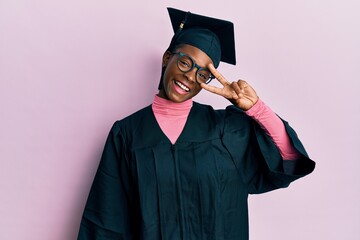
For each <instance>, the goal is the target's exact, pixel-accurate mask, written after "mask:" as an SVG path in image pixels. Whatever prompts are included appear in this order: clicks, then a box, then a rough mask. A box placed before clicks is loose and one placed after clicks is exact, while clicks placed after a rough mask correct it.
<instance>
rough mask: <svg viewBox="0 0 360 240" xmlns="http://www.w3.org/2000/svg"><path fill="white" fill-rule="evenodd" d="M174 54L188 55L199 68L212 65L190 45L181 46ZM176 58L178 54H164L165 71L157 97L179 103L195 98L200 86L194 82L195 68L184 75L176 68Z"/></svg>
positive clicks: (206, 57) (198, 50)
mask: <svg viewBox="0 0 360 240" xmlns="http://www.w3.org/2000/svg"><path fill="white" fill-rule="evenodd" d="M175 52H176V53H177V52H182V53H185V54H187V55H189V56H190V57H192V58H193V59H194V61H195V62H196V63H197V64H198V65H199V66H200V67H207V66H208V65H209V64H210V63H212V61H211V59H210V58H209V56H208V55H207V54H206V53H204V52H203V51H201V50H200V49H198V48H196V47H193V46H191V45H182V46H181V47H179V48H177V49H176V51H175ZM177 58H178V54H172V53H170V52H166V53H165V54H164V56H163V65H164V66H166V69H165V72H164V75H163V88H162V89H161V90H160V91H159V94H158V95H159V96H160V97H162V98H165V99H169V100H171V101H173V102H178V103H180V102H184V101H186V100H188V99H190V98H192V97H194V96H196V95H197V94H198V93H199V92H200V90H201V86H200V85H199V84H198V83H197V82H196V77H195V74H196V71H197V68H196V67H195V68H194V69H192V70H191V71H189V72H187V73H184V72H182V71H180V69H179V68H178V66H177Z"/></svg>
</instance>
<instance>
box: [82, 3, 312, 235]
mask: <svg viewBox="0 0 360 240" xmlns="http://www.w3.org/2000/svg"><path fill="white" fill-rule="evenodd" d="M169 13H170V17H171V20H172V24H173V27H174V29H175V30H176V33H175V35H174V37H173V39H172V41H171V43H170V46H169V48H168V49H167V51H166V52H165V53H164V56H163V71H162V77H161V81H160V84H159V93H158V94H157V95H156V96H155V97H154V102H153V104H152V105H150V106H148V107H146V108H144V109H141V110H140V111H138V112H136V113H134V114H132V115H130V116H128V117H126V118H124V119H122V120H120V121H117V122H116V123H115V124H114V125H113V127H112V129H111V131H110V134H109V136H108V139H107V142H106V144H105V148H104V152H103V155H102V159H101V162H100V165H99V168H98V171H97V174H96V177H95V179H94V182H93V185H92V188H91V191H90V194H89V198H88V201H87V203H86V206H85V210H84V214H83V218H82V222H81V227H80V231H79V236H78V239H98V240H100V239H196V240H198V239H206V240H209V239H248V208H247V197H248V194H256V193H263V192H267V191H271V190H274V189H277V188H284V187H287V186H288V185H289V184H290V182H292V181H294V180H296V179H298V178H300V177H303V176H305V175H307V174H309V173H310V172H312V171H313V169H314V167H315V163H314V162H313V161H312V160H310V159H309V158H308V156H307V154H306V152H305V150H304V148H303V146H302V144H301V142H300V140H299V139H298V138H297V136H296V133H295V132H294V130H293V129H291V128H290V126H289V125H288V124H287V123H286V122H284V121H282V120H281V119H280V118H279V117H277V115H275V114H274V113H273V112H272V111H271V110H270V109H269V108H268V107H267V106H266V105H265V104H264V102H262V101H261V99H259V97H258V96H257V94H256V92H255V91H254V89H253V88H252V87H251V86H250V85H249V84H248V83H247V82H246V81H243V80H239V81H236V82H232V83H230V82H228V81H227V80H226V79H225V78H224V77H223V76H222V75H221V74H220V73H219V72H218V71H217V70H216V68H217V67H218V65H219V63H220V61H224V62H228V63H231V64H235V51H234V36H233V26H232V23H230V22H227V21H224V20H219V19H214V18H209V17H205V16H200V15H196V14H191V13H185V12H183V11H179V10H176V9H169ZM180 22H181V23H180ZM179 23H180V28H179V29H176V28H177V26H179ZM213 78H216V79H217V80H218V81H219V82H220V83H221V84H222V85H223V87H222V88H217V87H214V86H210V85H208V83H209V82H210V81H211V80H212V79H213ZM202 89H205V90H207V91H210V92H212V93H215V94H218V95H220V96H223V97H225V98H226V99H228V100H229V101H230V102H231V103H232V106H229V107H228V108H226V109H224V110H214V109H213V108H212V107H211V106H207V105H203V104H199V103H196V102H193V101H192V98H193V97H194V96H196V95H197V94H198V93H199V92H200V91H201V90H202Z"/></svg>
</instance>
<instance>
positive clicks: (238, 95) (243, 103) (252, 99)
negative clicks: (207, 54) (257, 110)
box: [201, 64, 259, 111]
mask: <svg viewBox="0 0 360 240" xmlns="http://www.w3.org/2000/svg"><path fill="white" fill-rule="evenodd" d="M208 68H209V70H210V71H211V73H212V74H213V75H214V76H215V78H216V79H217V80H218V81H219V82H220V83H221V84H222V85H223V88H218V87H215V86H210V85H207V84H205V83H201V87H202V88H203V89H205V90H207V91H209V92H212V93H215V94H218V95H220V96H223V97H224V98H226V99H228V100H229V101H230V102H231V103H232V104H234V105H236V106H237V107H239V108H241V109H242V110H244V111H246V110H249V109H250V108H251V107H252V106H254V105H255V103H256V102H257V100H258V99H259V97H258V96H257V94H256V92H255V90H254V89H253V88H252V87H251V86H250V85H249V84H248V83H247V82H246V81H244V80H238V81H236V82H231V83H230V82H228V81H227V80H226V79H225V78H224V77H223V76H222V75H221V73H220V72H218V71H217V70H216V69H215V67H214V66H213V65H212V64H210V65H209V66H208Z"/></svg>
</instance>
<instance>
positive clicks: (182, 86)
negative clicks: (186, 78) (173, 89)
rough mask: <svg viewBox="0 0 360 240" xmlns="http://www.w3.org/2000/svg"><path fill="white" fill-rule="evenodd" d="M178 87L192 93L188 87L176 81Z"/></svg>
mask: <svg viewBox="0 0 360 240" xmlns="http://www.w3.org/2000/svg"><path fill="white" fill-rule="evenodd" d="M175 83H176V85H178V86H179V87H180V88H181V89H182V90H184V91H186V92H188V91H190V89H189V88H188V87H186V86H185V85H184V84H182V83H181V82H178V81H175Z"/></svg>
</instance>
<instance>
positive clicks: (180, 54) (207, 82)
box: [172, 52, 215, 84]
mask: <svg viewBox="0 0 360 240" xmlns="http://www.w3.org/2000/svg"><path fill="white" fill-rule="evenodd" d="M172 54H177V55H178V57H177V59H176V66H177V67H178V69H179V70H180V71H181V72H183V73H188V72H190V71H192V70H193V69H194V68H197V70H196V73H195V79H196V82H197V83H198V84H200V82H199V81H198V72H199V71H201V70H206V71H208V72H209V73H210V77H209V79H208V80H206V82H205V84H209V83H210V82H211V81H212V80H213V79H214V78H215V77H214V76H213V75H212V73H211V71H210V70H209V69H208V68H204V67H201V66H199V65H198V64H197V63H196V62H195V60H194V59H193V58H192V57H190V56H189V55H188V54H186V53H183V52H173V53H172ZM181 57H188V58H189V59H190V60H191V63H192V67H191V68H190V69H189V70H187V71H184V70H182V69H181V68H180V66H179V61H180V58H181Z"/></svg>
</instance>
